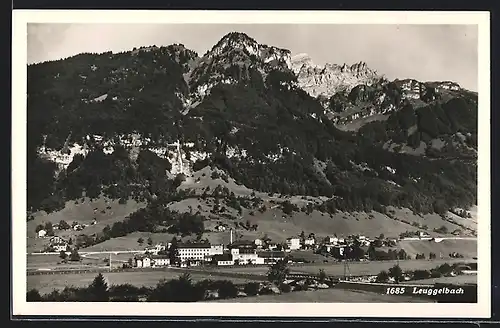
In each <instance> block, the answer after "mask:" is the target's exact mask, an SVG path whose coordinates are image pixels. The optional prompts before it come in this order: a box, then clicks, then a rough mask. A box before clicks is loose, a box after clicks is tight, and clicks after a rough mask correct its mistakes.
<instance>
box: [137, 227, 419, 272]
mask: <svg viewBox="0 0 500 328" xmlns="http://www.w3.org/2000/svg"><path fill="white" fill-rule="evenodd" d="M230 234H231V240H230V242H229V244H227V245H223V244H210V243H189V242H188V243H180V244H176V245H173V244H172V243H160V244H157V245H155V246H152V247H149V248H147V249H146V250H145V252H144V253H143V254H140V255H137V256H135V257H134V259H133V260H132V261H129V263H128V265H129V266H133V267H137V268H145V267H162V266H173V265H177V266H180V267H190V266H200V265H207V264H208V265H216V266H235V265H270V264H274V263H276V262H277V261H279V260H284V259H285V258H287V259H288V261H289V262H297V263H303V260H301V259H300V256H298V257H297V256H293V257H291V256H287V255H289V254H290V253H292V252H294V254H300V251H313V252H314V253H317V254H321V255H324V256H325V262H327V261H328V260H327V259H326V257H328V256H332V257H333V258H334V259H335V260H336V261H342V260H346V259H351V260H352V259H353V258H349V257H348V256H346V254H347V252H348V251H349V250H352V249H355V248H357V247H365V248H366V247H369V246H370V245H371V244H372V243H376V244H377V245H378V246H396V244H397V241H398V240H397V239H389V238H384V236H379V237H377V238H368V237H366V236H364V235H351V236H348V237H345V238H344V237H340V238H339V237H337V236H333V237H326V238H323V239H319V240H318V239H317V238H316V237H315V236H314V234H310V235H309V236H307V237H305V235H304V234H301V236H294V237H290V238H287V239H286V242H285V243H277V242H273V241H272V240H271V239H270V238H262V239H260V238H257V239H255V240H253V241H251V240H237V241H233V230H232V229H231V230H230ZM420 236H421V238H429V235H427V234H426V233H422V234H420ZM174 249H175V250H174ZM297 252H298V253H297ZM367 259H368V257H367V256H363V258H361V259H357V260H359V261H364V260H367ZM171 260H175V263H173V261H171Z"/></svg>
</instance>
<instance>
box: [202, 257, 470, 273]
mask: <svg viewBox="0 0 500 328" xmlns="http://www.w3.org/2000/svg"><path fill="white" fill-rule="evenodd" d="M456 262H475V261H470V260H464V259H448V260H432V261H430V260H408V261H399V266H400V267H401V269H403V270H417V269H421V270H428V269H432V268H435V267H437V266H439V265H441V264H444V263H449V264H451V263H456ZM397 263H398V262H396V261H377V262H353V263H349V264H348V269H347V272H346V274H347V275H349V274H351V275H353V276H357V275H376V274H378V273H379V272H380V271H382V270H388V269H389V268H391V267H393V266H394V265H396V264H397ZM320 269H322V270H324V271H325V273H326V274H327V275H331V276H343V275H344V264H343V263H332V264H293V265H290V272H292V273H309V274H318V273H319V270H320ZM207 270H211V271H212V272H241V273H250V274H263V275H264V274H266V273H267V270H268V268H267V267H266V266H255V267H251V266H249V267H241V268H239V267H231V268H223V267H214V268H210V269H207Z"/></svg>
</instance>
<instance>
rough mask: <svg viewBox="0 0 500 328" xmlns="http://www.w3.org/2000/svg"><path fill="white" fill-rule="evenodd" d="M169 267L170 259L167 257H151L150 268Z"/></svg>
mask: <svg viewBox="0 0 500 328" xmlns="http://www.w3.org/2000/svg"><path fill="white" fill-rule="evenodd" d="M169 265H170V258H168V256H164V255H163V256H162V255H153V256H151V266H152V267H163V266H169Z"/></svg>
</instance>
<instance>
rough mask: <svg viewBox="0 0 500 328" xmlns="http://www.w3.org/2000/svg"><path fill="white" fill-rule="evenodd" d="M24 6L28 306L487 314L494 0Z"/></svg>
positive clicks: (23, 201) (24, 288) (18, 222)
mask: <svg viewBox="0 0 500 328" xmlns="http://www.w3.org/2000/svg"><path fill="white" fill-rule="evenodd" d="M18 14H19V15H18V16H17V17H16V13H14V16H13V19H14V24H17V25H14V55H13V60H14V63H13V88H14V98H13V109H12V111H13V129H12V131H13V140H14V144H13V174H14V176H13V180H12V181H13V184H15V186H13V191H14V199H15V204H14V205H13V208H14V212H15V213H17V215H14V216H15V220H14V221H15V222H13V252H14V253H13V254H14V263H13V267H14V270H16V271H15V274H14V277H13V278H14V280H15V281H14V285H13V288H14V297H15V298H16V299H17V301H16V302H17V303H16V304H19V307H18V309H19V313H18V314H30V313H36V314H51V313H54V314H55V313H57V314H79V315H85V314H101V315H111V314H122V315H141V314H144V313H147V314H148V315H151V314H162V315H169V316H172V315H173V316H175V315H231V316H239V315H242V316H245V315H246V316H249V315H258V316H266V315H268V316H269V315H273V316H280V315H281V316H282V315H288V316H294V315H302V316H308V315H315V316H356V317H360V316H371V317H373V316H377V315H378V313H379V312H380V313H381V314H383V315H385V316H411V315H413V316H414V315H415V311H420V310H419V309H422V311H425V312H419V313H418V315H419V316H422V315H434V316H439V315H444V316H448V317H451V316H463V315H464V314H467V315H468V316H478V317H480V316H487V315H488V314H489V310H490V309H489V305H488V304H489V301H490V296H489V293H490V290H489V288H490V280H489V279H490V272H489V265H490V264H489V261H490V257H489V252H490V244H489V243H490V231H489V224H490V209H489V207H490V200H489V199H490V192H489V183H490V181H489V179H490V178H489V174H490V173H489V151H490V150H489V115H490V114H489V112H490V108H489V15H488V14H484V13H480V12H477V13H465V12H463V13H460V12H457V13H448V14H446V13H441V14H439V15H437V14H436V13H432V15H431V13H426V12H421V13H418V14H417V13H410V12H407V13H404V12H392V13H389V12H385V13H382V12H381V13H377V12H371V13H369V12H359V13H356V12H332V13H328V12H321V13H319V12H318V13H314V12H303V13H300V12H294V13H291V12H288V13H284V12H283V13H280V12H278V11H276V12H262V13H259V12H234V13H230V12H210V11H205V12H197V13H193V12H182V11H180V12H174V11H171V12H169V11H157V12H116V13H113V12H112V13H111V14H110V12H107V13H100V12H99V11H88V12H85V11H81V12H77V11H74V12H72V11H67V12H64V11H63V12H52V13H50V12H49V13H47V12H45V13H41V12H40V13H37V14H36V15H35V14H34V13H33V12H31V13H29V12H24V13H23V12H19V13H18ZM384 15H385V16H384ZM384 17H385V18H384ZM16 26H19V29H17V30H16ZM16 31H17V33H16ZM16 43H17V44H16ZM16 49H17V50H16ZM16 51H19V52H17V53H16ZM16 69H18V71H16ZM480 196H481V197H480ZM23 216H24V217H25V218H26V223H24V222H22V217H23ZM479 263H481V264H480V265H478V264H479ZM478 268H480V270H478ZM95 302H99V304H93V303H95ZM103 302H104V303H103ZM186 302H199V303H200V304H199V306H197V307H195V308H193V307H192V306H191V305H189V304H186ZM80 303H81V304H80ZM164 303H168V305H167V304H164ZM220 303H224V304H220ZM242 303H254V304H252V306H251V307H248V306H244V305H243V304H242ZM332 303H335V304H334V305H333V306H332ZM355 303H366V304H368V305H369V306H361V305H362V304H359V305H356V304H355ZM385 303H397V304H393V305H390V306H387V304H385ZM240 304H241V305H240ZM174 305H175V307H174ZM399 308H401V309H400V310H398V309H399ZM23 309H24V310H23ZM423 309H425V310H423ZM23 311H25V312H23ZM68 311H70V312H68ZM71 311H75V312H71ZM155 311H158V312H155ZM308 311H309V312H308ZM377 311H379V312H377ZM411 311H413V312H411Z"/></svg>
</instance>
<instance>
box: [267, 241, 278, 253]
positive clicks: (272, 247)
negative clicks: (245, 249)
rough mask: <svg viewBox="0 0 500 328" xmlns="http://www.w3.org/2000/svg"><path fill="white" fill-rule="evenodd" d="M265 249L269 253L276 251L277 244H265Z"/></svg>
mask: <svg viewBox="0 0 500 328" xmlns="http://www.w3.org/2000/svg"><path fill="white" fill-rule="evenodd" d="M267 249H268V250H270V251H275V250H277V249H278V244H276V243H268V244H267Z"/></svg>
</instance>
